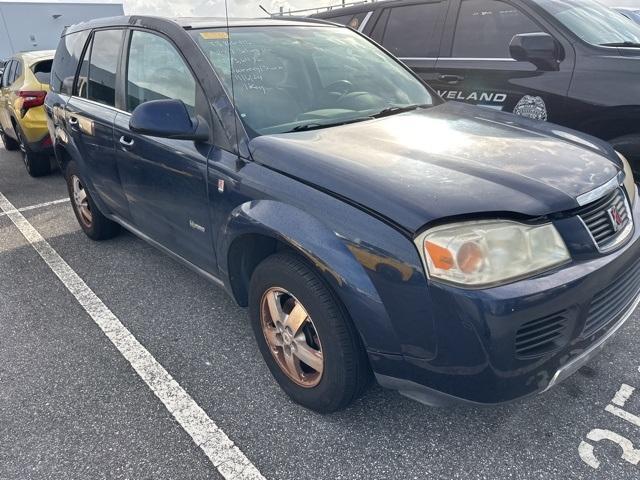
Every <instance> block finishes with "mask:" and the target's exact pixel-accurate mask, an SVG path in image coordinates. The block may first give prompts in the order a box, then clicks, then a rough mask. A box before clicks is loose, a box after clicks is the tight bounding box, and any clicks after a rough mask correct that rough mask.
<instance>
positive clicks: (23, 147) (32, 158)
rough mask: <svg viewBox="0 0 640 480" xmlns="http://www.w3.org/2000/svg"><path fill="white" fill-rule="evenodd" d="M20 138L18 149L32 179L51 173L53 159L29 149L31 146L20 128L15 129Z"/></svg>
mask: <svg viewBox="0 0 640 480" xmlns="http://www.w3.org/2000/svg"><path fill="white" fill-rule="evenodd" d="M15 130H16V135H17V136H18V148H20V154H21V155H22V160H23V161H24V166H25V168H26V169H27V173H28V174H29V175H31V176H32V177H42V176H43V175H48V174H49V173H51V158H50V157H49V155H46V154H43V153H36V152H34V151H32V150H31V149H30V148H29V144H28V143H27V141H26V140H25V138H24V135H23V134H22V131H21V130H20V127H19V126H16V127H15Z"/></svg>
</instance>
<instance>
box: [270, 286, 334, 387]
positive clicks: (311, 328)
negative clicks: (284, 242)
mask: <svg viewBox="0 0 640 480" xmlns="http://www.w3.org/2000/svg"><path fill="white" fill-rule="evenodd" d="M260 325H261V326H262V333H263V334H264V338H265V340H266V341H267V345H269V350H270V351H271V354H272V355H273V358H275V360H276V362H277V363H278V366H279V367H280V369H281V370H282V371H283V372H284V373H285V374H286V375H287V376H288V377H289V378H290V379H291V380H292V381H293V382H295V383H296V384H298V385H300V386H301V387H305V388H311V387H315V386H316V385H318V383H320V380H321V379H322V371H323V370H324V357H323V354H322V344H321V343H320V337H319V336H318V332H317V331H316V328H315V325H314V324H313V321H312V320H311V317H310V316H309V314H308V313H307V310H306V309H305V308H304V306H303V305H302V303H300V302H299V301H298V299H297V298H295V297H294V296H293V295H292V294H291V293H290V292H288V291H286V290H285V289H283V288H279V287H272V288H270V289H268V290H267V291H266V292H265V293H264V294H263V295H262V300H261V301H260Z"/></svg>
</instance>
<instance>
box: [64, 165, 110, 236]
mask: <svg viewBox="0 0 640 480" xmlns="http://www.w3.org/2000/svg"><path fill="white" fill-rule="evenodd" d="M65 177H66V180H67V189H68V190H69V197H70V198H71V205H72V206H73V211H74V213H75V214H76V218H77V219H78V223H79V224H80V227H82V230H83V231H84V233H85V234H86V235H87V236H88V237H89V238H91V239H92V240H107V239H109V238H113V237H115V236H116V235H117V234H118V233H119V232H120V225H118V224H117V223H115V222H113V221H112V220H109V219H108V218H107V217H105V216H104V215H103V214H102V213H101V212H100V210H98V207H97V206H96V204H95V202H94V201H93V199H92V198H91V195H90V194H89V190H87V188H86V186H85V183H84V181H83V180H82V178H81V176H80V173H79V172H78V167H77V166H76V164H75V163H74V162H70V163H69V164H68V165H67V168H66V171H65Z"/></svg>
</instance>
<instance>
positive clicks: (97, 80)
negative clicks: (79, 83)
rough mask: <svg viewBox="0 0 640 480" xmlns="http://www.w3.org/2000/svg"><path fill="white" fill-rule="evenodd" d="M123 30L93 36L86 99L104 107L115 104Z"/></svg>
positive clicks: (102, 32) (106, 31)
mask: <svg viewBox="0 0 640 480" xmlns="http://www.w3.org/2000/svg"><path fill="white" fill-rule="evenodd" d="M123 33H124V31H123V30H98V31H96V32H94V34H93V41H92V45H91V57H90V58H91V60H90V62H89V75H88V77H89V80H88V82H87V98H88V99H89V100H93V101H94V102H98V103H102V104H104V105H109V106H112V107H113V106H115V104H116V72H117V70H118V60H119V57H120V47H121V45H122V36H123Z"/></svg>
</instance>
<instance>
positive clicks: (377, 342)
mask: <svg viewBox="0 0 640 480" xmlns="http://www.w3.org/2000/svg"><path fill="white" fill-rule="evenodd" d="M246 235H262V236H266V237H270V238H273V239H274V240H277V241H278V242H280V243H282V244H285V245H287V246H289V247H290V248H291V249H292V250H294V251H295V252H297V253H298V254H300V255H301V256H303V257H304V258H306V259H307V260H308V261H309V262H310V263H311V264H312V265H313V266H314V267H315V268H316V271H317V272H318V273H320V275H321V277H322V278H323V279H324V280H325V281H326V282H327V284H328V285H329V286H330V287H331V288H332V290H333V291H334V293H335V294H336V295H337V296H338V298H339V299H340V301H341V302H342V303H343V305H344V306H345V308H346V309H347V311H348V313H349V315H350V317H351V319H352V321H353V322H354V324H355V326H356V328H357V330H358V331H359V333H360V335H361V338H362V340H363V342H364V345H365V346H366V348H367V349H368V350H372V351H377V352H389V353H398V352H400V343H399V341H398V338H397V334H396V331H395V329H394V328H393V326H392V323H391V320H390V318H389V315H388V313H387V311H386V309H385V307H384V304H383V302H382V300H381V298H380V296H379V294H378V292H377V290H376V288H375V286H374V284H373V282H372V281H371V279H370V277H369V275H368V274H367V272H366V271H365V269H364V267H363V266H362V265H361V264H360V263H359V262H358V260H357V259H356V258H355V257H354V255H353V254H352V253H351V251H350V250H349V249H348V248H347V245H346V243H345V240H344V239H341V238H340V237H339V236H338V235H337V234H336V233H335V232H334V231H333V230H331V229H330V228H329V227H328V226H327V225H325V224H324V223H322V222H321V221H319V220H318V219H317V218H316V217H314V216H312V215H310V214H308V213H306V212H304V211H303V210H300V209H299V208H296V207H294V206H292V205H289V204H286V203H282V202H279V201H275V200H257V201H251V202H247V203H244V204H242V205H239V206H238V207H237V208H235V209H234V210H233V211H232V212H231V214H230V215H229V217H228V218H227V222H226V224H225V225H224V226H223V227H222V228H221V229H220V230H219V238H218V241H217V242H216V245H218V249H217V255H218V262H219V267H220V273H221V275H222V277H223V279H224V282H225V283H226V284H227V285H228V288H229V290H231V291H233V290H234V289H233V286H232V283H233V282H234V280H233V279H232V278H230V272H229V264H230V261H229V251H230V249H231V246H232V245H233V243H234V242H235V241H236V240H238V239H240V238H241V237H243V236H246ZM234 297H235V293H234ZM236 300H237V298H236Z"/></svg>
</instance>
